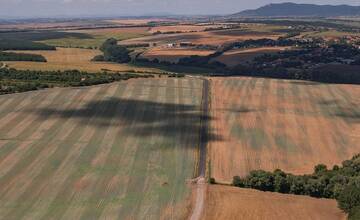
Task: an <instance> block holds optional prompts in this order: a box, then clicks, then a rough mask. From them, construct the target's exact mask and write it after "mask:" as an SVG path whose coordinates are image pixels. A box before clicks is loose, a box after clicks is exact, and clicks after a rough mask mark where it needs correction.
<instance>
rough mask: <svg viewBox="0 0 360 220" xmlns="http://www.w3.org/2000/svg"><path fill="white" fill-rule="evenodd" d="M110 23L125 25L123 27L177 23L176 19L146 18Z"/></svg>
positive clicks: (112, 21) (117, 20)
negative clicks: (153, 23)
mask: <svg viewBox="0 0 360 220" xmlns="http://www.w3.org/2000/svg"><path fill="white" fill-rule="evenodd" d="M106 21H107V22H110V23H115V24H123V25H145V24H147V23H149V22H169V21H176V20H174V19H165V18H164V19H163V18H144V19H126V18H124V19H111V20H106Z"/></svg>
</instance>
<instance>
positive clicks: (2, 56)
mask: <svg viewBox="0 0 360 220" xmlns="http://www.w3.org/2000/svg"><path fill="white" fill-rule="evenodd" d="M0 61H33V62H46V59H45V57H44V56H42V55H39V54H27V53H12V52H1V51H0Z"/></svg>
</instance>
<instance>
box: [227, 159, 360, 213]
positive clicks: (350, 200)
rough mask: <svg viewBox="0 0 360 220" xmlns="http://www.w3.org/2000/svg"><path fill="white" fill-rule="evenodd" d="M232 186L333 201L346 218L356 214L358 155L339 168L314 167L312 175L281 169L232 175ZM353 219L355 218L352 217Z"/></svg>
mask: <svg viewBox="0 0 360 220" xmlns="http://www.w3.org/2000/svg"><path fill="white" fill-rule="evenodd" d="M233 185H234V186H237V187H244V188H253V189H258V190H262V191H272V192H280V193H289V194H296V195H309V196H312V197H317V198H335V199H337V200H338V204H339V207H340V208H341V209H342V210H344V211H345V212H347V213H350V216H358V215H359V214H360V211H359V210H358V209H359V208H360V154H359V155H356V156H354V157H353V158H352V159H351V160H346V161H344V162H343V163H342V166H341V167H340V166H334V167H333V169H332V170H329V169H327V167H326V166H325V165H324V164H319V165H317V166H315V168H314V173H313V174H309V175H298V176H297V175H293V174H289V173H285V172H283V171H281V170H275V171H274V172H267V171H263V170H256V171H252V172H250V173H249V175H248V176H246V177H245V178H240V177H238V176H234V178H233ZM353 219H356V218H355V217H353Z"/></svg>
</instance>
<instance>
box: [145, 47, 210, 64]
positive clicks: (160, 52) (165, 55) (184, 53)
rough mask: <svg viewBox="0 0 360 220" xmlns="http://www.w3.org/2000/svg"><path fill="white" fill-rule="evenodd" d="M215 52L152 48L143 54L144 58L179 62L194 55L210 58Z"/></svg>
mask: <svg viewBox="0 0 360 220" xmlns="http://www.w3.org/2000/svg"><path fill="white" fill-rule="evenodd" d="M214 52H215V51H213V50H198V49H190V48H188V49H184V48H163V47H158V48H152V49H150V50H147V51H146V52H145V53H143V54H142V57H144V58H147V59H150V60H153V59H155V58H156V59H158V60H160V61H169V62H175V63H176V62H178V61H179V59H181V58H183V57H189V56H192V55H197V56H208V55H210V54H212V53H214Z"/></svg>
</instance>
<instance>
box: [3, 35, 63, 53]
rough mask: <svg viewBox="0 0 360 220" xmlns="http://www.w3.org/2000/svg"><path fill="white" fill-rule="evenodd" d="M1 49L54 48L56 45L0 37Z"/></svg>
mask: <svg viewBox="0 0 360 220" xmlns="http://www.w3.org/2000/svg"><path fill="white" fill-rule="evenodd" d="M2 50H56V47H54V46H49V45H46V44H44V43H38V42H32V41H30V40H17V39H8V38H6V39H5V38H0V51H2Z"/></svg>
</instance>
